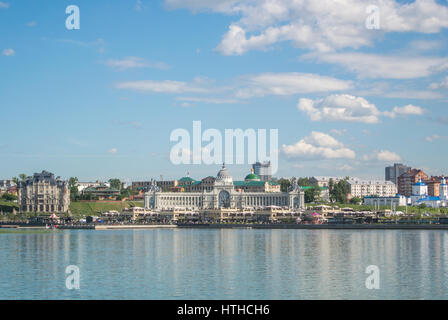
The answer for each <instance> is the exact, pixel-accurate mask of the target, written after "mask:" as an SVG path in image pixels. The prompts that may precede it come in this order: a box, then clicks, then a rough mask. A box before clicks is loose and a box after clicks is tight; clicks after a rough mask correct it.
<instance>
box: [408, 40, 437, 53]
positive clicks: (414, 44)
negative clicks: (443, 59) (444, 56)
mask: <svg viewBox="0 0 448 320" xmlns="http://www.w3.org/2000/svg"><path fill="white" fill-rule="evenodd" d="M409 47H410V48H411V49H413V50H418V51H432V50H438V49H440V48H442V47H443V43H442V42H441V41H436V40H415V41H411V42H410V43H409Z"/></svg>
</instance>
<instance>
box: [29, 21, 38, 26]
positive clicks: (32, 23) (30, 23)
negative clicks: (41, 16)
mask: <svg viewBox="0 0 448 320" xmlns="http://www.w3.org/2000/svg"><path fill="white" fill-rule="evenodd" d="M26 25H27V26H28V27H35V26H37V22H36V21H30V22H28V23H27V24H26Z"/></svg>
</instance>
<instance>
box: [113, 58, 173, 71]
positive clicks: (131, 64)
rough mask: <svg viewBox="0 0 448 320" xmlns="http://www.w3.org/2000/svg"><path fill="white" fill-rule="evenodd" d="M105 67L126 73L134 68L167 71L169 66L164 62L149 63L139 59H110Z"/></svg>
mask: <svg viewBox="0 0 448 320" xmlns="http://www.w3.org/2000/svg"><path fill="white" fill-rule="evenodd" d="M104 64H105V65H107V66H109V67H112V68H115V69H118V70H120V71H124V70H127V69H132V68H156V69H167V68H168V65H167V64H166V63H164V62H147V61H145V59H143V58H139V57H126V58H124V59H109V60H107V61H106V62H104Z"/></svg>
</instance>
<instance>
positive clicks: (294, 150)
mask: <svg viewBox="0 0 448 320" xmlns="http://www.w3.org/2000/svg"><path fill="white" fill-rule="evenodd" d="M282 153H283V154H285V155H286V156H287V157H288V158H305V159H306V158H310V159H319V158H320V159H338V158H345V159H354V158H355V156H356V154H355V152H354V151H353V150H350V149H349V148H346V147H345V146H344V145H343V144H342V143H341V142H339V141H337V140H336V139H335V138H333V137H332V136H330V135H328V134H326V133H322V132H316V131H313V132H311V135H309V136H308V137H305V138H303V139H301V140H300V141H298V142H297V143H296V144H293V145H282Z"/></svg>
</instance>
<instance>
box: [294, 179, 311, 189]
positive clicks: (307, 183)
mask: <svg viewBox="0 0 448 320" xmlns="http://www.w3.org/2000/svg"><path fill="white" fill-rule="evenodd" d="M297 184H298V185H299V186H302V187H309V186H311V182H310V179H309V178H299V179H298V180H297Z"/></svg>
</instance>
